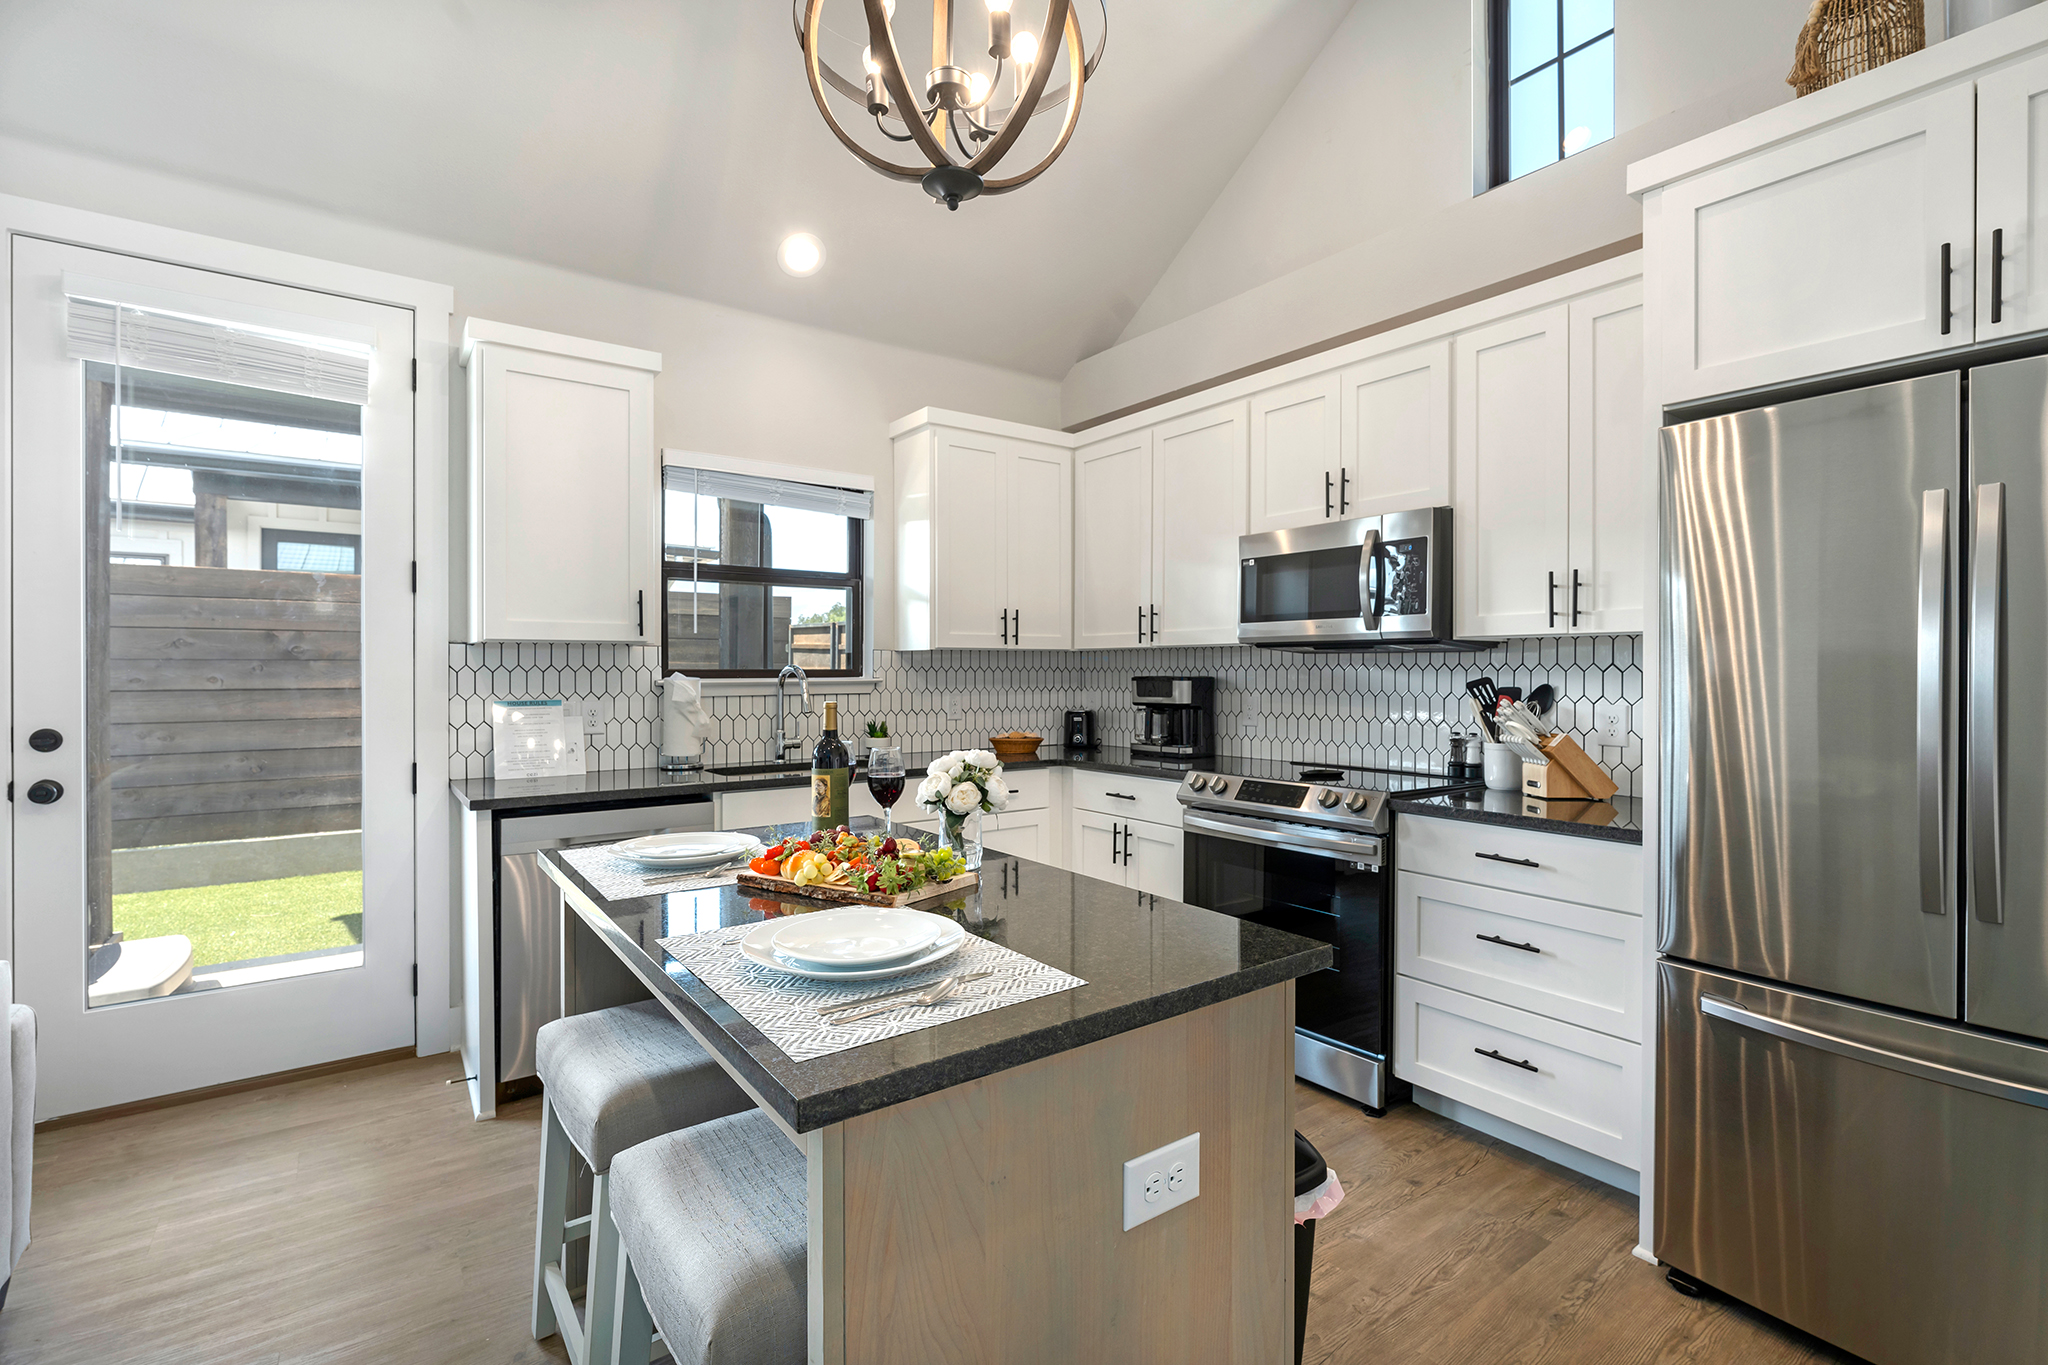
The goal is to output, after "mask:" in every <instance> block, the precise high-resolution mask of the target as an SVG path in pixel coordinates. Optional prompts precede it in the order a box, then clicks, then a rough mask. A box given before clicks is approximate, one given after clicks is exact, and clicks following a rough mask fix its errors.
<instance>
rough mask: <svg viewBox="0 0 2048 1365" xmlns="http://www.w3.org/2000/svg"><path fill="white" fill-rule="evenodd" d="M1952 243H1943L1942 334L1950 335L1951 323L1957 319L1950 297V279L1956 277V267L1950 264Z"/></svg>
mask: <svg viewBox="0 0 2048 1365" xmlns="http://www.w3.org/2000/svg"><path fill="white" fill-rule="evenodd" d="M1950 254H1951V252H1950V245H1949V243H1947V242H1943V243H1942V244H1941V334H1942V335H1943V336H1947V335H1948V329H1949V325H1950V324H1951V323H1952V322H1953V321H1954V320H1955V308H1954V307H1953V304H1952V301H1951V299H1950V297H1949V293H1950V288H1951V285H1950V281H1951V280H1953V279H1954V278H1955V269H1954V267H1953V266H1952V265H1951V264H1950V259H1949V258H1950Z"/></svg>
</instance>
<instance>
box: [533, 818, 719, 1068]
mask: <svg viewBox="0 0 2048 1365" xmlns="http://www.w3.org/2000/svg"><path fill="white" fill-rule="evenodd" d="M712 826H713V820H712V813H711V798H710V797H708V796H702V797H696V798H693V799H691V800H688V801H681V802H674V803H668V804H663V805H658V806H630V807H627V808H625V809H623V810H605V811H589V812H582V811H578V812H573V813H570V814H565V815H532V816H525V817H520V816H507V817H505V818H504V819H502V820H500V821H499V822H498V895H497V943H498V960H497V998H498V1047H497V1054H498V1075H497V1082H498V1084H497V1094H498V1102H499V1103H501V1104H503V1103H505V1102H507V1101H509V1100H514V1099H518V1098H519V1097H520V1096H522V1095H531V1094H537V1093H538V1092H539V1090H540V1080H539V1078H538V1077H537V1076H536V1075H535V1074H534V1071H535V1069H534V1053H533V1047H534V1042H533V1039H534V1034H536V1033H538V1032H539V1031H540V1026H541V1025H542V1024H545V1023H547V1022H548V1021H549V1020H550V1019H559V1018H561V1016H562V890H561V888H560V887H558V886H556V885H555V884H554V882H552V881H550V880H549V879H548V876H547V874H546V873H544V872H542V871H541V870H540V854H541V852H542V850H544V849H550V848H573V847H574V846H576V845H578V844H609V843H615V842H617V841H618V840H620V839H627V838H631V837H632V836H634V835H636V834H664V833H668V832H671V831H679V830H708V829H710V828H712Z"/></svg>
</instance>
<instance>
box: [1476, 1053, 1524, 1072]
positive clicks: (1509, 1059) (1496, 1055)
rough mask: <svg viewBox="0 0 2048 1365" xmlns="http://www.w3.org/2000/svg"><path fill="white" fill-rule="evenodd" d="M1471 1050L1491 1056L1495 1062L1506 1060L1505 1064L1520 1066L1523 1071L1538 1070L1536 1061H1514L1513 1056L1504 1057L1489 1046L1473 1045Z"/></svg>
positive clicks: (1481, 1054) (1484, 1055)
mask: <svg viewBox="0 0 2048 1365" xmlns="http://www.w3.org/2000/svg"><path fill="white" fill-rule="evenodd" d="M1472 1050H1473V1051H1474V1052H1476V1053H1478V1054H1479V1055H1480V1056H1482V1057H1491V1058H1493V1060H1495V1061H1496V1062H1506V1063H1507V1064H1508V1065H1509V1066H1518V1067H1520V1068H1522V1070H1524V1071H1538V1070H1539V1068H1538V1067H1537V1065H1536V1063H1534V1062H1518V1061H1516V1060H1515V1059H1514V1058H1512V1057H1504V1056H1502V1055H1501V1054H1500V1053H1498V1052H1495V1051H1494V1050H1493V1049H1492V1048H1490V1047H1475V1048H1473V1049H1472Z"/></svg>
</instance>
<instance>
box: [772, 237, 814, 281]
mask: <svg viewBox="0 0 2048 1365" xmlns="http://www.w3.org/2000/svg"><path fill="white" fill-rule="evenodd" d="M776 259H777V260H778V261H780V262H781V264H782V272H783V273H784V274H785V275H794V276H796V277H797V278H798V279H802V278H803V277H805V276H806V275H815V274H817V273H818V267H819V266H821V265H823V264H825V244H824V243H823V242H821V241H819V240H818V239H817V238H816V237H813V236H812V235H811V234H810V233H808V232H792V233H790V234H789V236H787V237H785V238H783V239H782V250H780V251H778V252H777V253H776Z"/></svg>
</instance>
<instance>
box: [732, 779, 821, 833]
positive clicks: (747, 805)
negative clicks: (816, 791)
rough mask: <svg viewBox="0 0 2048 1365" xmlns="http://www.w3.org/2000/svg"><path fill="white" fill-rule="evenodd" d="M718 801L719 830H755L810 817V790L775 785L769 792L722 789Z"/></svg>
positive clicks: (808, 788) (805, 787)
mask: <svg viewBox="0 0 2048 1365" xmlns="http://www.w3.org/2000/svg"><path fill="white" fill-rule="evenodd" d="M714 799H715V800H716V801H717V803H718V827H719V828H720V829H752V828H753V827H754V826H756V825H782V824H788V823H789V822H791V821H794V820H802V821H804V822H806V823H808V822H809V821H810V818H811V789H810V787H809V786H808V785H806V786H802V787H774V788H771V789H769V790H767V791H746V792H721V793H719V794H718V796H717V797H715V798H714Z"/></svg>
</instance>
